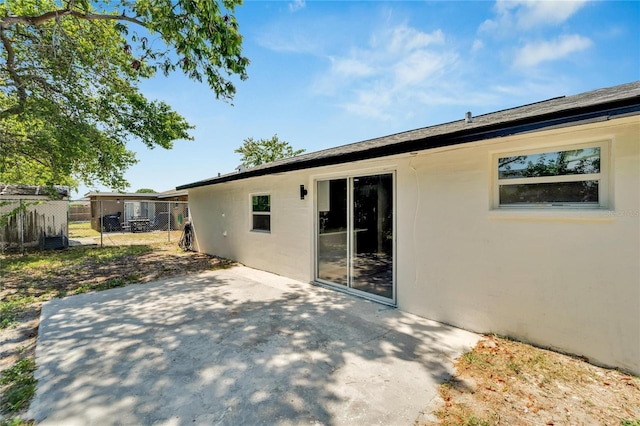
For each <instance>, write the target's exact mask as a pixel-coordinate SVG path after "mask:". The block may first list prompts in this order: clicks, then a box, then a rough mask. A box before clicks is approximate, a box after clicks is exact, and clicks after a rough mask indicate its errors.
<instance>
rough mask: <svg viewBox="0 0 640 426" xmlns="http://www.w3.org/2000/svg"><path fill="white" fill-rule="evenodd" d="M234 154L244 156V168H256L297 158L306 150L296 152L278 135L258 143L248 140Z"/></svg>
mask: <svg viewBox="0 0 640 426" xmlns="http://www.w3.org/2000/svg"><path fill="white" fill-rule="evenodd" d="M234 152H237V153H238V154H242V159H241V161H242V165H243V166H245V167H255V166H259V165H260V164H264V163H270V162H272V161H276V160H281V159H283V158H289V157H295V156H296V155H300V154H302V153H303V152H305V150H304V149H298V150H294V149H293V148H292V147H291V145H289V142H286V141H281V140H280V139H278V135H277V134H276V135H273V137H272V138H271V139H259V140H257V141H256V140H254V139H253V138H247V139H245V140H244V142H243V144H242V146H240V147H239V148H237V149H236V150H235V151H234Z"/></svg>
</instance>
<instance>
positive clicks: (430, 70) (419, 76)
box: [393, 50, 456, 87]
mask: <svg viewBox="0 0 640 426" xmlns="http://www.w3.org/2000/svg"><path fill="white" fill-rule="evenodd" d="M455 60H456V57H455V55H453V54H446V53H445V54H441V53H433V52H428V51H424V50H420V51H417V52H413V53H411V54H410V55H408V56H407V57H405V58H402V59H401V60H400V61H398V62H397V63H396V64H395V65H394V67H393V74H394V76H395V81H396V84H397V86H398V87H405V86H415V85H420V83H423V82H425V81H427V80H428V79H430V78H432V77H434V76H436V75H438V74H442V72H443V71H444V69H445V68H447V66H448V65H450V64H452V63H453V62H455Z"/></svg>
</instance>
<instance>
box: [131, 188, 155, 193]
mask: <svg viewBox="0 0 640 426" xmlns="http://www.w3.org/2000/svg"><path fill="white" fill-rule="evenodd" d="M136 194H156V191H155V190H153V189H151V188H140V189H138V190H136Z"/></svg>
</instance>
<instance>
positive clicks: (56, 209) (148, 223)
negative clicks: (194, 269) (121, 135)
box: [0, 198, 189, 251]
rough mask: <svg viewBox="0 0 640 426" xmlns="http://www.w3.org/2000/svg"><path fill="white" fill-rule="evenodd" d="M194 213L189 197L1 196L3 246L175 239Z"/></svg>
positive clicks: (21, 247) (0, 246)
mask: <svg viewBox="0 0 640 426" xmlns="http://www.w3.org/2000/svg"><path fill="white" fill-rule="evenodd" d="M188 219H189V203H188V202H186V201H156V200H145V199H127V200H97V201H90V202H89V201H87V202H84V203H79V202H77V201H66V200H65V201H59V200H29V199H24V198H16V199H6V198H5V199H1V200H0V251H5V250H20V251H24V250H25V249H27V248H38V247H39V248H40V249H52V248H63V247H67V246H69V245H71V246H73V245H98V246H107V245H108V246H113V245H142V244H154V243H165V242H175V243H176V244H177V243H178V241H179V240H180V237H181V236H182V232H183V230H184V227H185V224H186V223H187V222H188Z"/></svg>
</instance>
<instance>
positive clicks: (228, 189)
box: [189, 117, 640, 374]
mask: <svg viewBox="0 0 640 426" xmlns="http://www.w3.org/2000/svg"><path fill="white" fill-rule="evenodd" d="M603 140H605V141H611V149H610V153H609V154H610V155H609V156H610V159H609V162H610V174H609V176H610V181H609V186H610V188H611V190H610V191H609V194H608V202H609V206H608V207H609V208H608V209H603V210H548V209H543V210H533V209H531V210H529V209H528V210H517V211H514V210H494V209H492V207H491V196H492V179H493V177H492V159H493V156H494V155H495V154H496V153H503V152H505V151H507V152H509V151H518V150H526V149H535V148H545V147H558V146H563V145H570V144H575V143H586V142H599V141H603ZM388 171H395V172H396V183H395V188H396V192H397V194H396V198H397V204H396V209H395V214H396V242H397V257H396V281H397V283H396V284H397V298H398V299H397V300H398V307H399V308H400V309H403V310H405V311H408V312H411V313H414V314H417V315H421V316H424V317H427V318H430V319H434V320H437V321H441V322H445V323H449V324H453V325H456V326H459V327H462V328H466V329H469V330H473V331H477V332H494V333H499V334H504V335H508V336H512V337H515V338H518V339H522V340H525V341H528V342H531V343H534V344H538V345H541V346H547V347H552V348H555V349H558V350H561V351H565V352H570V353H574V354H578V355H583V356H586V357H588V358H589V359H590V360H591V361H592V362H594V363H599V364H604V365H609V366H616V367H620V368H623V369H626V370H630V371H633V372H635V373H636V374H638V373H640V217H639V215H640V119H639V118H638V117H628V118H622V119H616V120H611V121H606V122H602V123H596V124H587V125H582V126H574V127H569V128H562V129H556V130H548V131H543V132H535V133H531V134H527V135H518V136H512V137H505V138H500V139H494V140H490V141H483V142H477V143H471V144H465V145H459V146H454V147H449V148H443V149H438V150H430V151H423V152H419V153H417V154H416V155H402V156H395V157H387V158H384V159H378V160H371V161H362V162H358V163H350V164H345V165H337V166H330V167H322V168H317V169H310V170H302V171H297V172H291V173H286V174H283V175H279V176H263V177H259V178H252V179H246V180H241V181H236V182H229V183H224V184H219V185H212V186H207V187H201V188H195V189H190V190H189V200H190V205H191V212H192V219H193V223H194V227H195V230H196V242H197V244H198V247H199V248H200V250H202V251H205V252H209V253H214V254H218V255H221V256H225V257H230V258H232V259H235V260H238V261H240V262H242V263H244V264H246V265H248V266H251V267H255V268H258V269H263V270H267V271H271V272H275V273H277V274H281V275H286V276H290V277H292V278H296V279H299V280H302V281H311V280H313V278H314V277H313V268H314V262H313V260H314V227H315V224H314V220H315V210H314V201H313V200H314V191H313V189H314V182H315V179H318V178H326V177H331V176H335V177H341V176H347V175H350V176H353V175H358V174H368V173H384V172H388ZM300 184H304V185H305V187H306V188H307V189H308V190H309V195H308V196H307V197H306V199H305V200H300V197H299V185H300ZM252 193H268V194H270V195H271V205H272V209H271V210H272V218H271V221H272V222H271V233H270V234H264V233H257V232H250V231H249V229H250V228H251V212H250V207H251V202H250V201H251V198H250V194H252ZM223 213H224V216H223ZM225 231H226V232H227V235H226V237H225V236H224V232H225Z"/></svg>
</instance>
